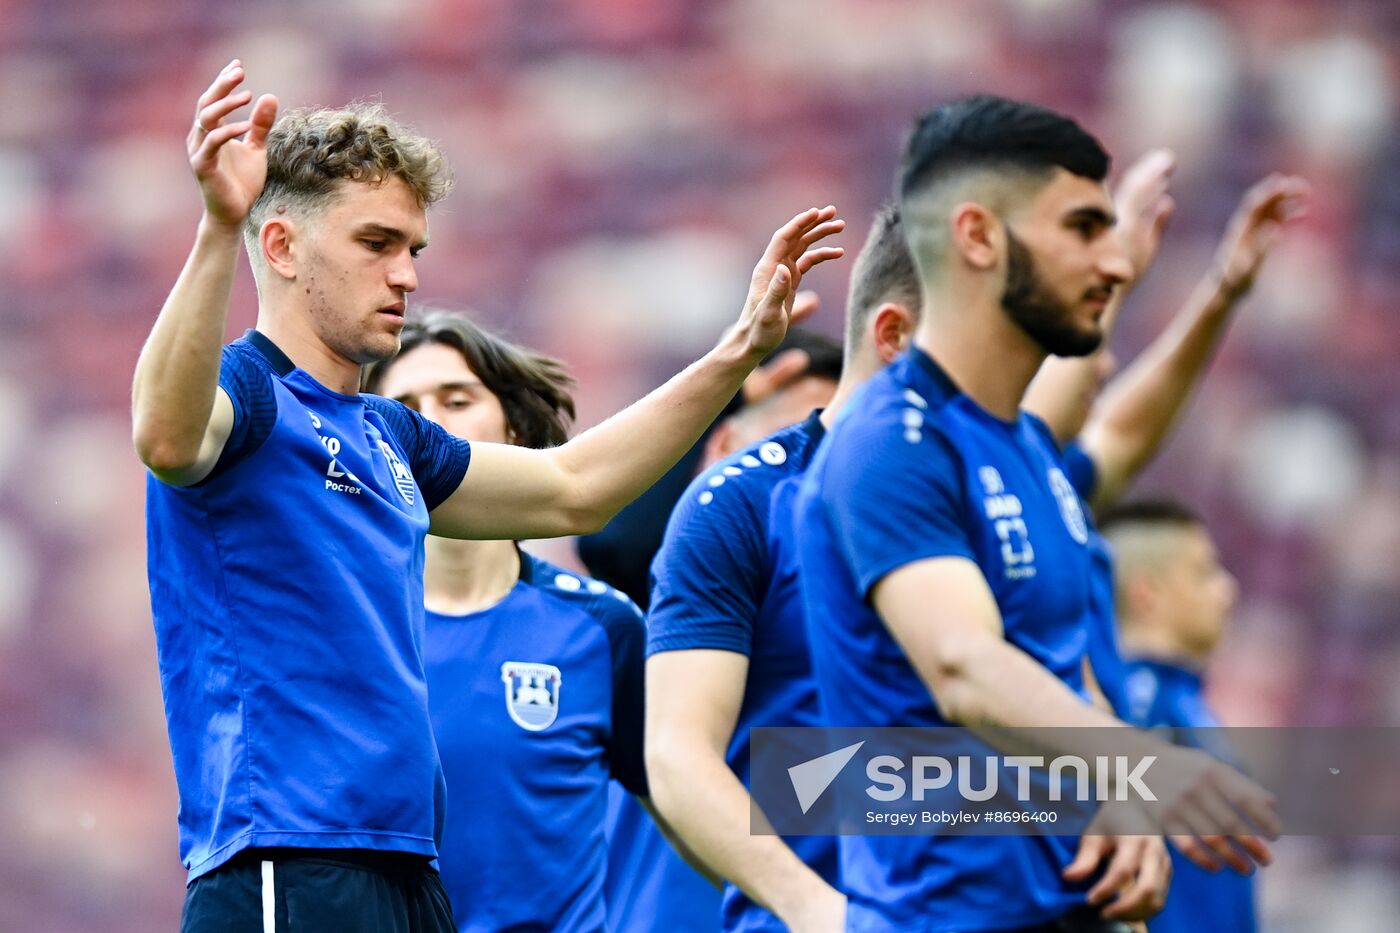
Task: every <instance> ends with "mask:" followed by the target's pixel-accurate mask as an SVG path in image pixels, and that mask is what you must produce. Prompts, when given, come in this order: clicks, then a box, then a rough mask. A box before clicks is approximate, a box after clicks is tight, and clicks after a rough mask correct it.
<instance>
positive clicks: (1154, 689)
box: [1126, 658, 1257, 933]
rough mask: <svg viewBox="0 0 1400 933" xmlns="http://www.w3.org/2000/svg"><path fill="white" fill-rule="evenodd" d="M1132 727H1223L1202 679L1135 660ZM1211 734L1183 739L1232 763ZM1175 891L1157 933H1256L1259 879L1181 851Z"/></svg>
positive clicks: (1130, 682) (1130, 676)
mask: <svg viewBox="0 0 1400 933" xmlns="http://www.w3.org/2000/svg"><path fill="white" fill-rule="evenodd" d="M1126 669H1127V677H1126V694H1127V704H1128V721H1129V722H1131V723H1132V724H1133V725H1136V726H1142V727H1144V728H1148V729H1151V728H1160V727H1166V728H1171V729H1180V730H1195V729H1214V728H1215V727H1218V726H1219V725H1220V722H1219V721H1218V720H1217V719H1216V718H1215V713H1214V712H1212V711H1211V708H1210V706H1209V704H1207V703H1206V698H1205V688H1204V684H1203V682H1202V680H1201V675H1200V674H1199V673H1198V672H1196V671H1194V670H1192V669H1191V668H1189V667H1184V666H1180V665H1176V664H1169V663H1167V662H1165V661H1159V660H1149V659H1145V658H1130V659H1128V661H1127V662H1126ZM1208 735H1211V733H1195V734H1193V733H1191V732H1190V731H1186V732H1182V733H1178V738H1180V739H1182V740H1183V741H1184V742H1185V744H1189V745H1192V746H1194V747H1197V748H1202V749H1204V750H1205V751H1208V752H1211V753H1213V754H1215V755H1217V757H1220V758H1223V759H1224V760H1226V761H1230V760H1231V758H1232V757H1233V755H1232V754H1231V752H1230V750H1229V749H1228V748H1211V747H1209V745H1210V743H1209V742H1207V741H1203V740H1204V739H1205V738H1206V737H1207V736H1208ZM1171 856H1172V886H1171V892H1170V893H1169V894H1168V895H1167V905H1166V907H1164V908H1162V912H1161V913H1160V914H1158V915H1157V916H1155V917H1153V918H1152V919H1151V920H1149V921H1148V924H1147V926H1148V929H1149V930H1151V933H1197V931H1200V930H1229V931H1230V933H1253V931H1254V930H1255V929H1256V928H1257V923H1256V920H1255V913H1254V878H1253V877H1252V876H1249V875H1240V874H1237V873H1236V872H1234V871H1232V870H1230V869H1228V868H1223V869H1221V870H1220V871H1218V872H1210V871H1207V870H1206V869H1204V868H1201V867H1200V866H1198V865H1197V864H1196V863H1195V862H1192V861H1191V860H1190V859H1188V858H1186V857H1185V856H1183V855H1182V854H1181V853H1180V852H1178V851H1177V850H1176V849H1175V848H1172V849H1171Z"/></svg>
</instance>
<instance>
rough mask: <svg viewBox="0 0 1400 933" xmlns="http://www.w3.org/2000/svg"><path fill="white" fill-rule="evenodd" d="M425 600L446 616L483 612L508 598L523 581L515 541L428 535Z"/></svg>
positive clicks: (435, 610)
mask: <svg viewBox="0 0 1400 933" xmlns="http://www.w3.org/2000/svg"><path fill="white" fill-rule="evenodd" d="M424 549H425V552H426V553H425V557H426V561H425V563H424V567H423V600H424V603H425V604H426V605H427V607H428V608H429V609H431V610H432V611H433V612H438V613H441V614H443V615H453V616H459V615H466V614H467V613H469V612H480V611H481V610H483V609H490V608H491V607H492V606H494V605H496V604H497V603H499V602H500V601H501V600H503V599H505V598H506V596H507V594H509V593H510V591H511V590H512V589H514V588H515V584H516V582H517V581H519V579H520V554H519V552H518V551H517V550H516V549H515V542H514V541H459V540H457V539H455V538H440V537H437V536H436V535H429V536H428V539H427V542H426V543H425V545H424Z"/></svg>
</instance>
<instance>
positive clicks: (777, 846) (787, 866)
mask: <svg viewBox="0 0 1400 933" xmlns="http://www.w3.org/2000/svg"><path fill="white" fill-rule="evenodd" d="M667 731H670V732H671V733H672V734H675V735H682V730H667ZM647 748H648V752H647V775H648V780H649V781H650V784H651V792H652V801H653V802H654V803H655V804H656V806H657V808H658V809H659V810H660V811H661V813H662V814H663V815H664V816H665V818H666V820H667V822H669V823H670V825H671V829H672V830H673V831H674V832H675V833H676V834H677V835H678V836H680V838H681V839H682V840H684V842H685V844H686V845H687V846H688V847H689V848H690V850H691V851H692V852H693V853H694V854H695V855H696V856H697V857H698V858H699V859H700V860H702V861H703V862H704V863H705V864H706V865H708V866H709V867H710V869H711V870H712V871H714V873H715V874H717V875H719V876H721V877H723V878H727V879H729V880H730V881H731V882H732V883H733V884H734V885H736V886H737V887H738V888H739V889H740V890H742V891H743V892H744V893H745V894H747V895H748V896H749V897H750V898H751V899H752V900H753V901H755V902H756V903H758V904H761V905H762V906H764V907H767V908H768V909H769V910H771V911H773V913H775V914H777V915H778V917H779V918H781V919H782V920H783V921H784V922H785V923H787V924H788V925H789V926H794V925H795V921H796V919H797V918H798V917H799V916H801V914H802V912H803V911H804V910H805V909H807V908H809V907H811V906H812V905H813V904H816V903H820V902H822V901H825V900H827V899H830V898H837V899H839V898H840V897H841V895H840V894H839V892H837V891H836V890H835V889H834V888H832V887H831V886H830V885H828V884H827V883H826V882H825V881H823V880H822V878H821V876H819V875H818V874H817V873H816V872H814V871H813V870H812V869H811V868H809V867H808V866H807V865H806V864H805V863H804V862H803V861H802V860H801V859H800V858H798V857H797V855H795V854H794V853H793V851H792V850H791V849H789V848H788V847H787V845H786V844H785V843H784V842H783V840H782V838H781V837H779V836H776V835H755V834H753V832H752V829H751V827H750V812H751V811H750V808H751V806H752V801H751V798H750V797H749V793H748V790H747V789H745V787H744V785H743V784H742V783H741V782H740V781H739V779H738V777H737V776H735V774H734V772H733V771H732V770H731V769H730V768H729V766H728V764H726V763H725V761H724V759H723V757H721V756H720V755H719V754H718V753H717V752H716V751H715V750H714V749H711V748H709V747H705V746H703V743H701V742H699V741H696V740H694V739H692V738H690V737H688V736H685V737H680V738H676V739H671V740H661V739H657V740H654V741H651V740H649V742H648V746H647Z"/></svg>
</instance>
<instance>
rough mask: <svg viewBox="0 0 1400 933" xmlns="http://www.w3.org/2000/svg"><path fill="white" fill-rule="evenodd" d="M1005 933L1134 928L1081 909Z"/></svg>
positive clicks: (1110, 932) (1120, 932)
mask: <svg viewBox="0 0 1400 933" xmlns="http://www.w3.org/2000/svg"><path fill="white" fill-rule="evenodd" d="M1004 933H1132V927H1130V926H1129V925H1128V924H1126V923H1124V922H1123V921H1121V920H1105V919H1104V918H1103V917H1101V916H1100V915H1099V912H1098V910H1097V909H1095V908H1093V907H1081V908H1079V909H1077V910H1074V911H1072V912H1070V913H1069V914H1067V915H1065V916H1063V917H1061V918H1060V919H1059V920H1051V921H1050V922H1049V923H1039V924H1035V925H1033V926H1028V927H1017V928H1016V929H1014V930H1006V931H1004Z"/></svg>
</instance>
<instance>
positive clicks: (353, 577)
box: [146, 331, 470, 880]
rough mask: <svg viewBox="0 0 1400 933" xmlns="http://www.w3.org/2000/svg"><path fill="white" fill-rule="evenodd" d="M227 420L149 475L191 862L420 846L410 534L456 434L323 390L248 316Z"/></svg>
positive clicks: (163, 652)
mask: <svg viewBox="0 0 1400 933" xmlns="http://www.w3.org/2000/svg"><path fill="white" fill-rule="evenodd" d="M219 384H220V385H221V386H222V387H223V388H224V390H225V391H226V392H227V393H228V395H229V397H230V399H232V401H233V410H234V422H233V430H232V433H231V435H230V437H229V440H228V442H227V444H226V445H225V447H224V450H223V453H222V455H221V456H220V459H219V461H218V463H217V465H216V466H215V469H214V470H213V472H212V473H211V474H210V476H208V477H207V478H206V479H204V480H203V481H202V482H200V483H197V484H195V485H193V486H188V487H183V488H180V487H175V486H169V485H166V484H165V483H162V482H161V481H160V480H158V479H156V478H155V477H154V476H150V477H148V481H147V484H146V533H147V566H148V573H149V577H150V587H151V610H152V615H153V616H154V620H155V630H156V648H157V652H158V659H159V666H160V677H161V690H162V693H163V695H164V699H165V710H166V720H167V725H168V728H169V732H170V746H171V751H172V753H173V756H174V761H175V777H176V782H177V785H178V787H179V793H180V813H179V824H180V855H181V858H182V860H183V861H184V864H185V867H186V868H188V869H189V875H190V878H191V880H193V879H194V878H197V877H199V876H200V875H202V874H204V873H205V872H208V871H211V870H213V869H214V868H217V867H218V866H219V865H221V864H223V863H224V862H225V861H227V860H228V859H229V858H231V857H232V856H234V855H235V854H237V853H238V852H239V851H241V850H243V849H245V848H248V847H250V846H298V847H308V848H327V849H342V848H356V849H382V850H391V851H399V852H410V853H416V854H420V855H424V856H432V855H435V854H436V851H437V850H436V846H435V843H434V840H435V837H436V834H437V830H438V827H439V821H440V818H441V813H440V810H441V803H442V794H443V784H442V769H441V767H440V765H439V761H438V754H437V747H436V745H435V744H434V741H433V733H432V726H431V724H430V722H429V718H428V698H427V685H426V683H425V681H424V676H423V662H422V642H423V538H424V535H425V534H426V533H427V530H428V512H429V511H430V510H431V509H433V508H434V507H435V506H437V505H438V504H439V503H440V502H442V501H443V500H444V499H446V498H447V497H448V496H449V495H451V493H452V492H453V491H454V490H455V489H456V488H457V486H458V484H459V483H460V482H461V480H462V477H463V475H464V474H465V473H466V469H467V464H468V462H469V459H470V447H469V445H468V444H467V443H466V442H465V441H462V440H459V439H457V438H454V437H452V436H450V435H449V434H447V433H446V432H445V431H443V430H442V429H441V428H439V427H437V426H436V425H434V424H432V423H430V422H428V421H426V420H425V419H423V418H422V417H421V416H419V415H418V414H416V413H415V412H413V411H410V410H409V409H408V408H406V407H404V406H403V405H401V404H399V403H397V402H392V401H389V400H388V399H383V398H379V397H377V396H367V395H342V394H340V393H338V392H332V391H331V390H329V389H327V388H326V387H325V386H322V385H321V384H320V383H318V382H316V381H315V380H314V379H312V378H311V377H310V376H309V375H308V374H306V373H305V372H303V371H302V370H300V369H297V368H295V367H294V366H293V365H292V363H291V361H290V360H289V359H287V357H286V356H285V355H284V354H283V353H282V352H281V351H280V350H278V349H277V347H276V346H274V345H273V344H272V342H271V341H269V340H268V339H267V338H266V337H264V336H263V335H261V334H258V333H257V332H255V331H249V332H248V334H247V335H245V336H244V337H243V338H242V339H241V340H238V341H236V342H234V343H232V344H230V345H229V346H227V347H225V348H224V350H223V360H222V366H221V369H220V374H219Z"/></svg>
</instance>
